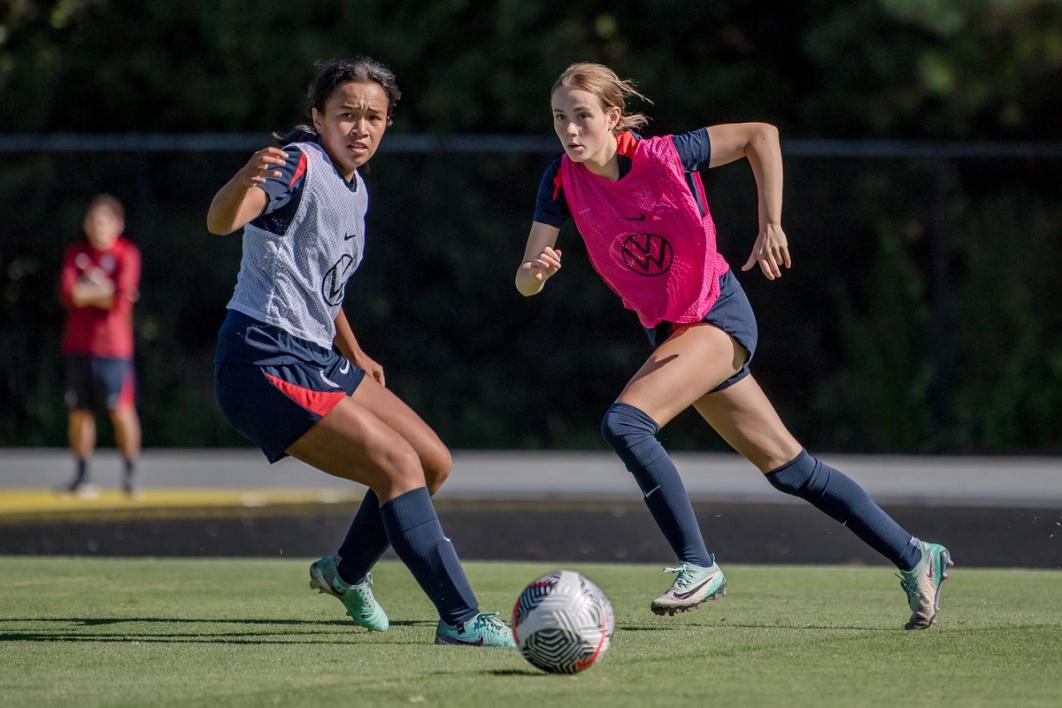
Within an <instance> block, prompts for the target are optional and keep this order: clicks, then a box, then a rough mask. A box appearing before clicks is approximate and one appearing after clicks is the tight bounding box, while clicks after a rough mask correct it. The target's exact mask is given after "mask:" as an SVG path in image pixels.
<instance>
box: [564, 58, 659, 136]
mask: <svg viewBox="0 0 1062 708" xmlns="http://www.w3.org/2000/svg"><path fill="white" fill-rule="evenodd" d="M561 86H567V87H569V88H576V89H579V90H581V91H586V92H588V93H592V94H594V95H595V96H597V98H598V100H599V101H601V105H602V106H604V107H605V109H609V108H619V109H620V119H619V122H617V123H616V127H615V128H613V129H612V132H613V133H622V132H623V131H624V130H630V129H632V128H644V127H645V126H646V125H648V123H649V116H647V115H645V114H644V113H627V101H626V99H627V97H628V96H635V97H637V98H640V99H642V100H643V101H645V102H646V103H652V101H650V100H649V99H648V98H646V97H645V96H643V95H642V94H641V93H639V91H638V89H636V88H635V83H634V82H633V81H631V80H630V79H621V78H620V77H619V76H618V75H617V74H616V72H615V71H613V70H612V69H610V68H609V67H607V66H605V65H604V64H594V63H592V62H578V63H576V64H572V65H571V66H569V67H568V68H567V69H565V70H564V73H562V74H561V75H560V78H559V79H557V81H556V82H555V83H554V84H553V88H551V89H550V90H549V94H550V96H552V95H553V92H554V91H556V90H557V89H558V88H560V87H561Z"/></svg>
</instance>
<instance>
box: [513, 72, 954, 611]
mask: <svg viewBox="0 0 1062 708" xmlns="http://www.w3.org/2000/svg"><path fill="white" fill-rule="evenodd" d="M629 96H636V97H638V98H642V99H643V100H647V99H645V97H644V96H642V95H641V94H640V93H638V91H637V90H636V88H635V86H634V84H633V83H632V82H631V81H629V80H624V79H621V78H620V77H619V76H617V75H616V73H615V72H614V71H613V70H612V69H610V68H608V67H606V66H602V65H600V64H590V63H580V64H573V65H572V66H570V67H568V68H567V69H566V70H565V71H564V73H562V74H561V76H560V78H559V79H557V81H556V83H555V84H554V85H553V88H552V91H551V93H550V101H551V105H552V114H553V129H554V131H555V132H556V134H557V137H558V138H559V139H560V142H561V145H562V146H563V148H564V154H563V155H562V156H561V157H560V159H558V160H556V161H555V162H554V163H553V164H552V165H550V166H549V167H548V168H547V170H546V173H545V175H544V176H543V178H542V182H541V184H540V186H539V192H538V199H537V203H536V207H535V216H534V222H533V223H532V225H531V232H530V234H529V235H528V239H527V246H526V248H525V250H524V257H523V261H522V262H521V264H520V267H519V269H518V270H517V272H516V288H517V289H518V290H519V291H520V293H522V294H523V295H525V296H531V295H535V294H537V293H539V292H540V291H541V290H542V288H543V287H544V286H545V283H546V281H547V280H548V279H549V278H551V277H553V276H554V275H556V274H557V272H558V271H559V270H560V268H561V250H560V249H559V248H557V247H556V246H557V238H558V236H559V233H560V227H561V226H562V225H563V224H564V223H565V222H567V221H568V220H569V219H572V220H574V222H575V226H576V227H577V228H578V230H579V233H580V234H581V236H582V238H583V241H584V242H585V244H586V250H587V253H588V255H589V257H590V261H591V263H592V264H593V266H594V268H595V269H596V270H597V272H598V274H599V275H600V276H601V278H602V279H603V280H604V281H605V283H606V284H607V285H608V286H609V287H610V288H611V289H612V290H613V291H614V292H615V293H616V294H617V295H618V296H619V297H620V299H621V300H622V301H623V304H624V306H625V307H626V308H628V309H630V310H633V311H634V312H635V313H637V315H638V319H639V320H640V321H641V324H642V326H643V327H644V328H645V332H646V334H647V336H648V338H649V341H650V344H651V346H652V348H653V352H652V354H651V355H650V356H649V358H648V360H647V361H646V362H645V364H644V365H643V366H642V367H641V368H640V369H639V370H638V371H637V372H636V373H635V374H634V376H633V378H631V380H630V381H629V382H628V383H627V386H626V387H625V388H624V389H623V391H622V392H621V393H620V395H619V397H618V398H617V399H616V401H615V402H614V403H613V404H612V405H611V406H610V407H609V409H608V410H607V411H606V412H605V416H604V420H603V421H602V425H601V432H602V434H603V436H604V437H605V440H607V441H608V443H609V444H610V445H611V446H612V447H613V449H614V450H615V451H616V454H617V455H619V457H620V459H621V460H622V461H623V463H624V464H625V465H626V467H627V469H628V470H629V471H630V472H631V474H632V475H633V476H634V478H635V480H636V481H637V483H638V485H639V487H640V488H641V490H642V492H643V494H644V498H645V503H646V506H648V507H649V510H650V512H651V513H652V515H653V518H654V519H655V520H656V523H657V525H658V526H659V527H660V530H661V531H662V532H663V534H664V536H665V537H666V538H667V541H668V543H669V544H670V545H671V548H672V549H673V550H674V552H675V554H676V555H677V556H678V561H679V562H678V567H676V568H668V569H667V570H668V571H670V572H674V573H675V574H676V577H675V580H674V582H673V583H672V584H671V586H670V587H669V588H668V589H667V590H666V591H665V592H664V593H663V594H662V595H660V596H659V597H657V598H656V599H655V600H653V602H652V604H651V609H652V611H653V612H655V613H656V614H661V615H663V614H668V615H674V614H675V613H680V612H688V611H690V610H693V609H696V608H697V607H699V606H700V605H701V604H703V603H704V602H706V601H708V600H711V599H714V598H716V597H718V596H720V595H725V594H726V579H725V577H724V575H723V571H722V570H720V568H719V566H718V565H717V564H716V562H715V556H714V554H712V553H710V552H709V551H708V548H707V547H706V545H705V542H704V539H703V537H702V535H701V530H700V527H699V526H698V523H697V519H696V516H695V515H694V512H693V507H692V505H691V503H690V499H689V496H688V494H687V493H686V488H685V486H684V485H683V482H682V478H681V477H680V475H679V473H678V470H677V469H676V468H675V465H674V463H673V462H672V461H671V459H670V458H669V457H668V454H667V452H666V451H665V450H664V448H663V446H662V445H661V444H660V442H659V441H658V440H657V438H656V435H657V433H658V432H659V430H660V429H661V428H663V427H664V426H665V425H667V424H668V422H670V421H671V420H672V419H673V418H674V417H675V416H676V415H678V414H679V413H680V412H682V411H683V410H685V409H686V408H688V407H689V406H693V407H694V408H695V409H696V410H697V412H698V413H699V414H700V415H701V416H702V417H703V418H704V419H705V420H706V421H707V422H708V424H709V425H711V426H712V427H713V428H714V429H715V430H716V432H718V433H719V434H720V435H721V436H722V437H723V439H725V440H726V441H727V443H728V444H730V445H731V446H732V447H733V448H734V449H735V450H737V451H738V452H739V453H740V454H741V455H742V456H744V457H745V458H746V459H747V460H748V461H749V462H751V463H752V464H754V465H755V466H756V467H757V468H759V470H760V471H761V472H762V473H763V474H764V476H765V477H766V479H767V481H768V482H769V483H770V484H771V485H772V486H774V487H775V488H777V489H778V490H779V491H782V492H784V493H786V494H790V495H793V496H797V497H800V498H802V499H804V500H806V501H808V502H810V503H811V504H813V505H814V506H815V507H816V508H818V509H819V510H820V511H822V512H824V513H826V514H828V515H829V516H831V517H832V518H834V519H836V520H837V521H839V522H841V523H842V524H844V525H845V526H847V527H848V528H849V529H850V530H851V531H852V532H853V533H855V534H856V535H857V536H858V537H859V538H860V539H862V540H863V541H864V542H865V543H867V544H868V545H870V546H871V547H872V548H874V550H876V551H878V552H879V553H880V554H881V555H883V556H884V557H885V558H887V559H888V560H889V561H890V562H892V563H894V564H895V565H896V567H897V568H898V569H899V571H900V585H901V587H902V588H903V589H904V591H905V592H906V594H907V600H908V605H909V606H910V609H911V617H910V619H909V620H908V622H907V624H906V625H905V627H906V628H907V629H925V628H927V627H929V626H931V625H932V624H934V623H935V622H936V618H937V614H938V612H939V611H940V588H941V585H942V583H943V581H944V580H945V579H946V578H947V577H948V575H947V568H948V566H950V565H952V562H951V557H950V554H949V553H948V550H947V549H946V548H944V547H943V546H941V545H939V544H936V543H927V542H925V541H921V540H919V539H917V538H915V537H914V536H912V535H911V534H910V533H908V532H907V531H905V530H904V529H903V528H902V527H901V526H900V525H899V524H898V523H896V521H895V520H894V519H892V517H890V516H889V515H888V514H887V513H885V511H883V510H882V509H881V508H880V507H879V506H878V505H877V504H876V503H874V501H873V500H872V499H871V498H870V497H869V496H868V495H867V493H866V492H865V491H864V490H863V489H862V488H861V487H860V486H859V485H858V484H857V483H856V482H855V481H853V480H852V479H850V478H849V477H847V476H845V475H844V474H842V473H841V472H839V471H837V470H835V469H833V468H832V467H830V466H829V465H827V464H825V463H823V462H822V461H821V460H819V459H817V458H816V457H814V456H813V455H811V454H810V453H809V452H808V451H807V450H805V449H804V448H803V446H802V445H801V444H800V443H799V442H797V440H796V439H795V438H794V437H793V435H792V434H791V433H790V432H789V431H788V430H787V429H786V427H785V425H784V424H783V423H782V421H781V419H780V418H779V417H778V414H777V412H775V410H774V407H773V406H772V405H771V402H770V401H769V400H768V399H767V397H766V395H764V392H763V391H762V389H760V387H759V385H758V384H757V383H756V379H755V378H754V377H753V376H752V375H751V374H750V372H749V364H750V362H751V361H752V357H753V355H754V353H755V351H756V341H757V336H758V334H757V328H756V319H755V316H754V315H753V312H752V307H751V305H750V304H749V301H748V298H747V297H746V296H745V293H744V291H743V290H742V288H741V285H740V283H739V282H738V279H737V277H735V275H734V273H733V272H732V271H731V269H730V267H729V265H727V262H726V261H725V260H724V259H723V256H721V255H720V254H719V252H718V251H717V250H716V238H715V224H714V223H713V221H712V216H711V213H710V212H709V210H708V202H707V199H706V196H705V191H704V185H703V184H702V183H701V180H700V176H699V174H698V170H699V169H701V168H702V167H709V168H711V167H718V166H720V165H725V164H728V163H731V162H734V161H735V160H739V159H741V158H747V159H748V161H749V165H750V166H751V167H752V171H753V174H754V175H755V178H756V184H757V191H758V205H759V208H758V212H759V233H758V235H757V237H756V241H755V243H754V244H753V247H752V252H751V254H750V255H749V257H748V259H747V260H746V262H745V263H744V265H743V266H742V268H741V270H742V271H749V270H751V269H753V268H756V267H758V268H759V270H760V272H761V273H762V274H763V275H764V277H766V278H767V279H768V280H772V281H773V280H777V279H778V278H781V277H782V273H783V270H784V269H788V268H790V267H791V265H792V263H791V259H790V254H789V245H788V241H787V239H786V235H785V232H784V231H783V230H782V222H781V219H782V153H781V148H780V145H779V140H778V131H777V130H776V129H775V128H774V127H773V126H771V125H767V124H765V123H738V124H728V125H713V126H709V127H707V128H698V129H696V130H693V131H690V132H688V133H684V134H681V135H668V136H662V137H654V138H642V137H640V136H639V135H638V134H637V133H636V132H634V131H635V130H636V129H638V128H641V127H643V126H644V125H645V124H646V123H647V121H648V119H647V118H646V117H645V116H644V115H641V114H630V113H628V112H627V111H626V98H627V97H629Z"/></svg>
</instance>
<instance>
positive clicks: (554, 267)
mask: <svg viewBox="0 0 1062 708" xmlns="http://www.w3.org/2000/svg"><path fill="white" fill-rule="evenodd" d="M524 266H525V267H526V268H527V269H528V270H529V271H530V272H531V277H532V278H534V279H535V280H537V281H538V282H540V283H544V282H546V279H547V278H551V277H552V276H553V275H554V274H556V272H557V271H558V270H560V267H561V251H560V249H559V248H552V247H550V246H546V248H545V249H543V251H542V253H540V254H538V255H537V256H535V257H534V258H532V259H531V260H529V261H527V262H526V263H524Z"/></svg>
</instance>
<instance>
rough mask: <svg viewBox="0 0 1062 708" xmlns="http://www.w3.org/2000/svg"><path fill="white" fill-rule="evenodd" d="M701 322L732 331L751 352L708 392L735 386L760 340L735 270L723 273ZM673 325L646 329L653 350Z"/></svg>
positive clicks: (750, 308) (666, 336)
mask: <svg viewBox="0 0 1062 708" xmlns="http://www.w3.org/2000/svg"><path fill="white" fill-rule="evenodd" d="M701 321H702V322H707V323H709V324H713V325H715V326H716V327H718V328H719V329H721V330H723V331H724V332H726V333H727V334H729V335H730V336H731V337H733V338H734V339H736V340H737V343H738V344H740V345H741V346H743V347H744V348H745V351H747V352H748V354H749V355H748V356H747V357H746V358H745V363H744V364H743V365H742V367H741V370H740V371H738V372H737V373H736V374H734V375H733V376H731V377H730V378H728V379H727V380H726V381H724V382H723V383H721V384H719V385H718V386H716V387H715V388H713V389H712V390H711V391H709V393H715V392H716V391H722V390H723V389H724V388H729V387H731V386H733V385H734V384H736V383H737V382H738V381H740V380H741V379H743V378H745V377H746V376H748V375H749V364H751V363H752V357H753V355H755V354H756V342H757V341H758V340H759V332H758V330H757V328H756V315H755V313H753V311H752V303H750V302H749V298H748V296H747V295H745V290H744V288H742V287H741V283H740V282H738V279H737V278H736V277H735V276H734V273H733V272H732V271H730V270H727V271H726V273H724V274H723V275H722V276H720V278H719V299H718V300H716V301H715V304H714V305H712V309H710V310H708V314H706V315H705V316H704V319H703V320H701ZM674 328H675V325H673V324H672V323H670V322H661V323H660V324H658V325H657V326H656V327H655V328H653V329H648V328H645V334H646V336H647V337H649V344H650V345H652V347H653V349H656V348H657V347H659V346H660V345H661V344H663V343H664V340H666V339H667V338H668V337H670V336H671V333H672V332H673V331H674Z"/></svg>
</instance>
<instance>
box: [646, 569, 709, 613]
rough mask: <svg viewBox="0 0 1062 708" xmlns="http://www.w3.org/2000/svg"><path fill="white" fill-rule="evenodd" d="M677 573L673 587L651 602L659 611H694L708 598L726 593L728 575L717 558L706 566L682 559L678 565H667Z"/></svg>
mask: <svg viewBox="0 0 1062 708" xmlns="http://www.w3.org/2000/svg"><path fill="white" fill-rule="evenodd" d="M664 572H666V573H676V574H677V575H678V577H676V578H675V582H673V583H671V587H669V588H668V589H667V592H665V593H664V594H663V595H661V596H660V597H658V598H656V599H655V600H653V604H652V605H650V606H649V609H651V610H652V611H653V612H655V613H656V614H658V615H674V614H677V613H681V612H691V611H692V610H696V609H697V608H698V607H700V606H701V605H703V604H704V603H705V602H708V601H709V600H714V599H716V598H717V597H720V596H723V595H726V577H725V576H724V575H723V571H721V570H720V569H719V566H718V565H716V564H715V563H714V562H713V563H712V564H711V565H710V566H708V567H707V568H705V567H703V566H699V565H694V564H692V563H680V564H679V567H678V568H664Z"/></svg>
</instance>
